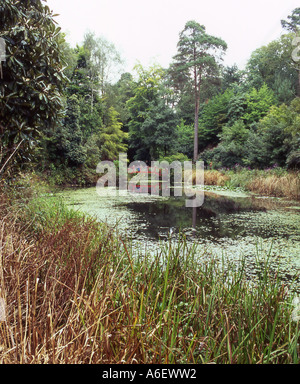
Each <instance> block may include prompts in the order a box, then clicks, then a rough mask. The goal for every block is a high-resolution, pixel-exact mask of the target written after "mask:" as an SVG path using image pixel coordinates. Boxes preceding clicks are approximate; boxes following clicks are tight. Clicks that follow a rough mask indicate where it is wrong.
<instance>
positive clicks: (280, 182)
mask: <svg viewBox="0 0 300 384" xmlns="http://www.w3.org/2000/svg"><path fill="white" fill-rule="evenodd" d="M247 189H249V190H250V191H251V192H254V193H259V194H261V195H267V196H276V197H287V198H290V199H295V200H299V199H300V178H299V174H298V173H289V174H287V175H285V176H277V175H271V176H267V177H263V176H260V177H256V178H254V179H253V180H251V181H250V182H249V184H248V185H247Z"/></svg>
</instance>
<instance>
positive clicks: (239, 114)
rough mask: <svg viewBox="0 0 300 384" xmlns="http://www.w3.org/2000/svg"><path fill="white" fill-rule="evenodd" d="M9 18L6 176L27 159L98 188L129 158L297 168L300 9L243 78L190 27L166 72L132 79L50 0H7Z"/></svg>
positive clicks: (1, 168)
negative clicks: (105, 170) (105, 165)
mask: <svg viewBox="0 0 300 384" xmlns="http://www.w3.org/2000/svg"><path fill="white" fill-rule="evenodd" d="M20 4H21V5H20ZM0 14H1V20H3V22H2V24H1V30H0V37H3V38H4V40H5V43H6V48H7V52H6V53H7V60H6V62H3V63H2V65H1V74H3V78H2V79H1V84H0V96H1V100H0V102H1V109H0V116H1V121H0V135H1V146H0V172H1V173H3V172H8V171H9V166H10V165H11V166H12V165H17V166H18V167H20V166H23V165H24V164H25V162H26V161H27V160H28V159H29V157H30V159H31V167H35V168H36V169H37V170H38V171H40V172H43V173H44V174H45V175H47V177H50V178H52V180H53V181H54V182H55V183H57V184H63V183H72V184H74V183H75V184H93V183H94V182H95V181H96V180H97V174H96V167H97V164H98V163H99V161H101V160H111V161H115V160H117V159H118V155H119V153H120V152H128V157H129V160H131V161H132V160H142V161H147V162H150V161H153V160H158V159H162V158H169V159H170V158H172V159H174V158H178V159H181V160H182V159H193V160H196V159H202V160H204V161H205V162H206V165H207V166H208V165H210V166H212V167H229V168H230V167H233V166H235V165H236V164H239V165H241V166H248V167H255V168H266V167H271V166H273V165H276V164H278V165H280V166H282V167H290V168H295V167H299V162H300V160H299V134H300V133H299V132H300V121H299V108H300V107H299V97H298V96H299V94H300V83H299V79H300V71H299V63H298V62H295V60H293V50H294V49H295V41H297V39H296V40H295V36H296V34H297V33H298V31H299V8H297V9H295V10H294V12H293V13H292V15H291V16H289V17H288V20H286V21H284V20H283V21H282V26H283V28H284V29H285V30H286V31H287V33H286V34H283V35H282V36H281V37H280V38H279V39H278V40H275V41H272V42H270V43H269V44H268V45H266V46H263V47H260V48H258V49H257V50H255V51H254V52H253V53H252V55H251V57H250V59H249V61H248V63H247V66H246V69H245V70H240V69H239V68H238V67H237V66H235V65H234V66H232V67H225V66H223V65H221V61H220V58H221V57H222V54H223V53H224V51H225V50H226V47H227V45H226V43H225V42H224V41H223V40H222V39H220V38H217V37H214V36H211V35H208V34H207V32H206V29H205V27H204V26H202V25H200V24H198V23H197V22H195V21H189V22H187V23H186V25H185V28H184V29H183V30H182V32H181V33H180V35H179V41H178V46H177V48H178V52H177V54H176V56H175V57H174V59H173V62H172V63H171V65H170V67H169V68H161V67H160V66H158V65H153V66H152V67H150V68H143V67H142V65H140V64H139V65H137V66H136V67H135V73H134V74H131V73H123V74H121V72H120V70H121V67H122V59H121V58H120V55H119V54H118V52H117V50H116V48H115V47H114V45H113V44H112V43H110V42H108V41H107V40H105V39H104V38H99V37H96V36H95V35H94V34H93V33H90V32H89V33H86V35H85V36H84V41H83V42H82V44H81V45H77V46H76V48H71V47H70V46H69V45H68V44H67V43H66V42H65V40H64V35H63V34H62V33H61V32H60V28H58V27H57V26H56V25H55V22H54V20H53V16H52V14H51V12H50V11H49V8H48V7H47V6H46V5H44V4H43V2H42V1H29V0H27V1H24V2H22V3H20V2H19V1H17V0H3V2H2V3H1V6H0ZM37 144H38V145H37ZM198 151H199V152H200V153H199V154H198Z"/></svg>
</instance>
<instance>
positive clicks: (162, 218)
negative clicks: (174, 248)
mask: <svg viewBox="0 0 300 384" xmlns="http://www.w3.org/2000/svg"><path fill="white" fill-rule="evenodd" d="M205 189H206V191H205V200H204V204H203V206H201V207H199V208H186V206H185V200H186V197H181V198H178V197H177V198H175V197H170V198H165V197H160V196H149V195H146V194H132V193H128V192H124V191H122V192H121V193H120V194H119V193H118V192H117V191H115V190H114V189H111V188H106V189H105V190H102V193H101V194H100V195H99V193H97V191H96V189H95V188H88V189H68V190H64V191H63V192H62V193H61V195H62V196H63V198H64V201H65V202H66V204H67V205H68V206H70V207H72V208H75V209H76V208H77V209H79V210H80V211H82V212H84V213H88V214H90V215H92V216H94V217H96V219H97V220H99V221H102V222H106V223H107V224H108V225H109V226H110V227H112V228H114V229H115V230H116V231H118V235H120V236H122V238H126V237H127V238H131V239H132V244H133V245H134V248H135V251H136V252H138V253H139V254H141V255H142V254H143V252H146V251H147V252H156V250H157V249H158V245H159V243H161V242H168V241H177V240H178V237H179V235H180V234H182V233H183V234H184V235H185V237H186V240H187V242H188V243H189V244H191V245H192V244H194V245H196V246H197V249H198V252H199V254H201V255H203V254H205V255H206V256H207V257H216V258H219V259H221V258H228V259H230V260H231V261H233V262H235V261H236V262H237V263H238V261H239V260H240V259H241V257H242V256H246V260H247V266H248V269H249V274H252V273H255V272H254V270H255V268H256V267H257V265H258V263H263V261H264V260H263V258H270V259H271V260H272V265H273V267H274V271H275V270H276V269H277V268H279V269H280V273H281V274H282V277H283V279H285V280H286V279H287V280H289V281H291V280H292V279H293V278H294V277H295V276H297V275H298V274H299V273H300V245H299V244H300V242H299V241H300V231H299V228H300V206H299V203H297V202H295V201H291V200H285V199H279V198H265V197H261V196H255V195H251V194H247V193H244V192H239V191H236V192H232V191H228V190H226V189H223V188H218V187H215V188H212V187H211V188H209V187H205ZM262 255H263V258H262ZM258 257H259V259H260V260H259V261H258V260H257V258H258ZM296 284H298V283H297V282H296Z"/></svg>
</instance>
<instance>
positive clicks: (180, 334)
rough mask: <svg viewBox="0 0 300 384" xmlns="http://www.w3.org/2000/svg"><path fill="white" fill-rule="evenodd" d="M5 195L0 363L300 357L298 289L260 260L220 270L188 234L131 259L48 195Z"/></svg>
mask: <svg viewBox="0 0 300 384" xmlns="http://www.w3.org/2000/svg"><path fill="white" fill-rule="evenodd" d="M1 202H2V203H1V208H0V209H1V219H0V221H1V223H0V252H1V265H0V276H1V285H0V287H1V289H0V291H1V297H3V298H4V299H5V302H6V316H7V318H6V320H7V321H6V322H2V323H0V362H1V363H32V364H36V363H43V364H46V363H62V364H69V363H73V364H77V363H88V364H89V363H91V364H95V363H98V364H103V363H112V364H114V363H129V364H135V363H138V364H144V363H157V364H167V363H173V364H177V363H194V364H201V363H217V364H221V363H225V364H249V363H250V364H257V363H259V364H266V363H271V364H272V363H273V364H286V363H287V364H292V363H299V359H300V351H299V345H298V343H299V338H300V327H299V324H298V322H297V321H293V316H292V315H293V309H294V307H293V305H292V300H293V299H294V297H295V293H293V292H289V291H288V289H287V287H286V286H285V285H284V284H283V283H282V282H281V281H280V280H279V279H278V277H277V276H276V274H274V273H273V272H272V271H270V269H269V265H268V262H267V261H264V262H263V263H262V265H261V266H260V268H261V269H260V274H259V278H258V280H257V281H256V282H254V283H253V284H250V285H249V281H248V278H247V273H246V270H245V260H241V262H240V264H239V266H237V265H234V264H232V265H229V266H228V265H226V267H225V264H224V265H222V264H221V265H220V264H218V263H217V262H216V261H215V260H207V259H206V258H205V257H204V258H202V255H201V254H200V253H199V251H198V250H197V249H196V248H195V247H188V246H187V244H186V242H185V239H184V237H182V240H181V241H180V242H179V243H178V245H176V246H175V245H172V244H171V243H170V244H168V245H165V246H164V247H162V248H161V249H160V251H159V252H158V254H157V257H156V258H154V259H153V258H150V257H148V256H147V255H146V254H145V255H141V257H138V258H134V257H132V255H131V250H130V244H129V243H127V242H126V241H125V240H123V239H121V238H119V237H117V236H116V235H115V233H113V232H112V230H111V229H110V228H109V227H107V226H105V225H102V224H99V223H97V222H95V221H94V220H93V219H91V218H89V217H87V216H83V215H81V214H79V213H77V212H75V211H72V210H69V209H67V208H66V207H65V205H64V204H63V202H62V201H61V200H59V199H57V198H55V197H47V198H46V197H44V198H43V197H39V196H31V197H29V198H28V199H25V200H24V199H23V201H21V202H19V203H16V202H14V203H13V204H12V203H11V202H9V201H8V197H7V196H5V195H2V196H1ZM8 208H9V209H8ZM294 315H295V313H294Z"/></svg>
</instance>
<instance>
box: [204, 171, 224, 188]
mask: <svg viewBox="0 0 300 384" xmlns="http://www.w3.org/2000/svg"><path fill="white" fill-rule="evenodd" d="M229 180H230V177H229V176H227V175H224V174H223V173H221V172H219V171H205V172H204V183H205V184H206V185H218V186H221V187H223V186H224V185H225V184H226V182H227V181H229Z"/></svg>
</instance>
